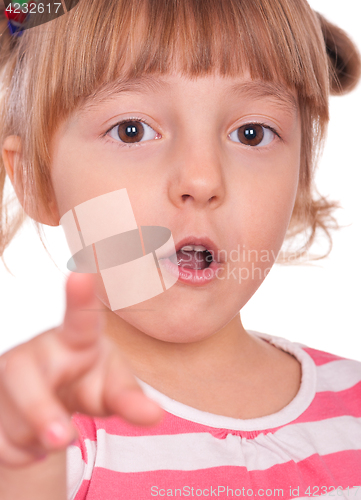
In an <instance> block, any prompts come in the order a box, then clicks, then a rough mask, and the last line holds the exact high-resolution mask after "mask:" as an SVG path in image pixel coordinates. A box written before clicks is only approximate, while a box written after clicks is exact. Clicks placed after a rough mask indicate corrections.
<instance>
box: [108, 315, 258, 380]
mask: <svg viewBox="0 0 361 500" xmlns="http://www.w3.org/2000/svg"><path fill="white" fill-rule="evenodd" d="M106 333H107V334H108V335H109V336H110V337H111V338H112V339H113V340H114V341H115V342H116V343H117V344H118V345H119V346H120V348H121V350H122V352H123V353H124V355H125V356H127V358H128V359H129V361H130V364H131V366H132V368H133V373H134V374H135V375H136V376H137V377H139V378H140V379H141V380H144V381H145V382H147V383H149V384H150V385H152V383H154V382H155V381H161V380H163V381H164V380H168V381H171V380H172V381H173V382H176V381H177V380H183V382H184V381H185V380H188V379H189V380H193V381H194V380H197V381H201V380H204V381H207V382H208V383H209V382H211V381H213V380H214V381H216V380H218V381H219V380H220V379H223V380H224V379H225V378H228V377H229V376H232V375H233V376H234V374H235V372H237V373H238V374H239V375H240V374H241V373H243V374H244V375H246V373H248V371H249V369H250V367H251V365H252V363H253V361H254V355H255V347H256V346H257V345H258V344H259V341H258V340H257V339H254V338H253V337H251V336H250V335H249V334H248V333H247V332H246V330H245V329H244V328H243V325H242V322H241V318H240V315H239V314H237V315H236V316H235V317H234V318H233V319H232V320H231V321H230V322H229V323H228V324H227V325H226V326H225V327H224V328H222V329H221V330H219V331H218V332H216V333H215V334H213V335H211V336H209V337H207V338H205V339H203V340H201V341H197V342H187V343H175V342H166V341H163V340H159V339H157V338H154V337H151V336H149V335H147V334H145V333H144V332H142V331H140V330H139V329H137V328H136V327H134V326H132V325H130V324H129V323H127V322H126V321H125V320H123V319H122V318H120V317H119V316H117V315H116V314H114V313H110V314H107V325H106ZM155 367H156V370H155ZM157 385H159V384H157Z"/></svg>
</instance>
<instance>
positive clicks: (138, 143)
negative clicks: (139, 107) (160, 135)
mask: <svg viewBox="0 0 361 500" xmlns="http://www.w3.org/2000/svg"><path fill="white" fill-rule="evenodd" d="M129 121H139V122H141V123H145V124H146V125H148V127H150V128H153V127H152V126H151V125H150V123H148V121H147V120H146V119H145V118H143V117H139V116H130V117H129V118H125V119H124V120H121V121H120V122H118V123H115V124H114V125H113V126H111V127H110V128H109V129H108V130H107V131H106V132H105V134H104V136H103V137H107V136H108V133H109V132H110V131H111V130H113V128H115V127H119V126H120V125H122V124H123V123H126V122H129ZM244 125H261V127H264V128H267V129H268V130H270V131H271V132H273V133H274V134H275V136H276V137H278V138H279V139H280V140H281V141H282V142H283V139H282V137H281V136H280V134H279V133H278V132H277V130H276V129H275V128H273V127H271V126H270V125H267V124H266V123H263V122H257V121H252V122H249V123H245V124H244ZM244 125H240V126H239V127H237V128H236V129H235V130H237V129H238V128H240V127H243V126H244ZM235 130H233V131H232V132H234V131H235ZM232 132H230V134H231V133H232ZM230 134H228V135H230ZM105 142H109V143H111V144H115V145H116V146H118V147H121V148H124V147H128V148H132V147H136V146H138V147H139V146H141V145H142V143H141V142H134V143H131V144H126V143H122V142H114V141H113V140H108V139H106V141H105ZM144 142H148V141H144ZM272 142H273V141H272ZM240 144H241V143H240ZM271 144H272V143H271ZM243 146H246V147H251V148H252V149H255V150H258V151H260V150H262V149H267V148H268V146H263V147H261V148H257V147H256V146H247V145H246V144H243Z"/></svg>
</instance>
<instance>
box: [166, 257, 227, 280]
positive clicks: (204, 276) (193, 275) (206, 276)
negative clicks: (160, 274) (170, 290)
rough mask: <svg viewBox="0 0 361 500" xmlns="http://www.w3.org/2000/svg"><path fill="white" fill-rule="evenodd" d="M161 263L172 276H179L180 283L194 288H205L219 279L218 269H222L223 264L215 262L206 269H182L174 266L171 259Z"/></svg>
mask: <svg viewBox="0 0 361 500" xmlns="http://www.w3.org/2000/svg"><path fill="white" fill-rule="evenodd" d="M160 262H162V265H163V266H164V267H165V269H166V270H167V271H168V272H169V273H170V274H171V275H172V276H178V281H181V282H182V283H185V284H186V285H192V286H203V285H207V284H208V283H210V282H211V281H214V280H215V279H216V278H217V277H218V276H217V275H218V272H217V271H218V269H221V268H222V266H221V264H219V263H218V262H215V261H214V260H213V261H212V262H211V264H210V266H209V267H206V268H205V269H190V268H189V267H180V266H177V265H176V264H173V262H171V261H170V260H169V259H160Z"/></svg>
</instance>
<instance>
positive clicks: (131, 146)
mask: <svg viewBox="0 0 361 500" xmlns="http://www.w3.org/2000/svg"><path fill="white" fill-rule="evenodd" d="M130 121H138V122H141V123H145V124H146V125H148V127H150V128H153V127H152V126H151V124H150V123H148V121H147V120H146V119H145V118H143V117H142V118H141V117H139V116H129V118H125V119H124V120H121V121H120V122H118V123H115V124H114V125H112V126H111V127H110V129H109V130H107V131H106V132H105V134H104V135H103V137H107V136H108V134H109V132H110V131H111V130H113V128H115V127H119V125H122V124H123V123H126V122H130ZM105 142H108V143H110V144H115V146H117V147H120V148H124V147H128V148H133V147H137V146H138V147H139V146H141V145H142V143H141V142H133V143H131V144H126V143H125V142H124V143H123V142H118V141H114V140H112V139H110V140H109V139H106V140H105ZM144 142H148V141H144Z"/></svg>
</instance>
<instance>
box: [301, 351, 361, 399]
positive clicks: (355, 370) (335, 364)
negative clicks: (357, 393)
mask: <svg viewBox="0 0 361 500" xmlns="http://www.w3.org/2000/svg"><path fill="white" fill-rule="evenodd" d="M302 349H303V350H304V351H305V352H306V353H307V354H308V355H309V356H310V357H311V358H312V360H313V362H314V363H315V365H316V370H317V391H318V392H319V391H337V392H339V391H344V390H348V389H351V388H356V386H357V387H358V386H360V387H359V388H360V389H361V362H360V361H356V360H354V359H348V358H344V357H341V356H337V355H336V354H331V353H329V352H325V351H320V350H318V349H312V348H310V347H305V346H302Z"/></svg>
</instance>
